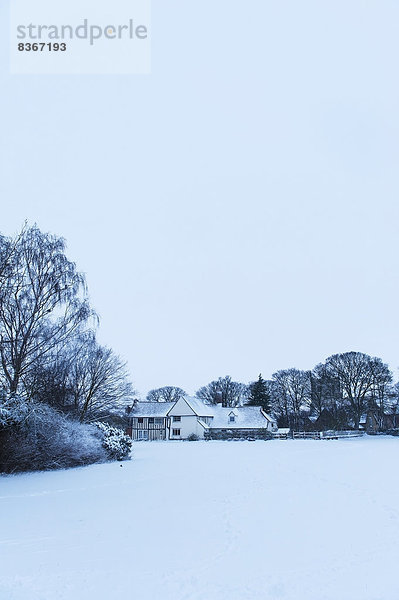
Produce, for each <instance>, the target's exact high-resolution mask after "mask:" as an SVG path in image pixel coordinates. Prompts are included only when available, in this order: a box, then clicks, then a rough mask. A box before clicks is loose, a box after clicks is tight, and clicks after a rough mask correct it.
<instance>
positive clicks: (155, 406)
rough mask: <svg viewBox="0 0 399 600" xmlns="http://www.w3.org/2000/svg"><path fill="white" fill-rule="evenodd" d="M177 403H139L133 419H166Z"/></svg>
mask: <svg viewBox="0 0 399 600" xmlns="http://www.w3.org/2000/svg"><path fill="white" fill-rule="evenodd" d="M174 405H175V402H137V404H136V405H135V406H134V408H133V411H132V413H131V414H130V416H131V417H166V415H167V413H168V412H169V410H170V409H171V408H172V406H174Z"/></svg>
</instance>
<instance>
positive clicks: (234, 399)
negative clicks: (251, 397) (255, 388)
mask: <svg viewBox="0 0 399 600" xmlns="http://www.w3.org/2000/svg"><path fill="white" fill-rule="evenodd" d="M195 395H196V396H197V398H200V399H201V400H204V401H205V402H207V403H208V404H217V403H218V402H220V401H221V403H222V405H223V406H240V405H242V404H243V403H244V402H245V401H246V399H247V397H248V386H247V385H245V384H244V383H239V382H238V381H232V379H231V377H230V375H227V376H226V377H219V379H218V380H217V381H211V382H210V383H208V385H205V386H203V387H202V388H200V389H199V390H198V391H197V392H196V394H195Z"/></svg>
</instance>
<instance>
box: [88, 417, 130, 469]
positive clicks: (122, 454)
mask: <svg viewBox="0 0 399 600" xmlns="http://www.w3.org/2000/svg"><path fill="white" fill-rule="evenodd" d="M95 425H96V427H98V429H99V430H100V431H101V433H102V436H103V437H102V445H103V448H104V449H105V451H106V452H107V454H108V457H109V458H111V459H113V460H123V459H124V458H128V457H129V455H130V452H131V449H132V440H131V438H130V437H129V436H128V435H126V434H125V433H124V432H123V431H122V429H118V428H117V427H112V425H108V424H107V423H101V422H99V421H97V422H96V423H95Z"/></svg>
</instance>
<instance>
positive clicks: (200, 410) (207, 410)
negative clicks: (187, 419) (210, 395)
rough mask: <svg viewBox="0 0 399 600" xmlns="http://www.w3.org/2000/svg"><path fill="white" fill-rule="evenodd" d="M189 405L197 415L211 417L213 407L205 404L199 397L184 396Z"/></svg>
mask: <svg viewBox="0 0 399 600" xmlns="http://www.w3.org/2000/svg"><path fill="white" fill-rule="evenodd" d="M184 400H185V401H186V402H187V404H188V405H189V407H190V408H191V409H192V410H193V411H194V412H195V414H196V415H197V417H212V416H213V411H214V407H213V406H212V407H211V406H209V405H208V404H205V403H204V402H202V400H200V399H199V398H193V397H192V396H189V397H186V398H184Z"/></svg>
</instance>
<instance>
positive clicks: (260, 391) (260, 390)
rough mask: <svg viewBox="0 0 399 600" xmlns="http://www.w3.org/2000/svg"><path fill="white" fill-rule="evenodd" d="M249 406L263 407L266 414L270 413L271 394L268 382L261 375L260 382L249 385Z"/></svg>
mask: <svg viewBox="0 0 399 600" xmlns="http://www.w3.org/2000/svg"><path fill="white" fill-rule="evenodd" d="M247 406H261V407H262V408H263V410H264V411H265V412H267V413H268V412H270V394H269V390H268V385H267V382H266V381H265V380H264V379H263V377H262V374H261V373H260V374H259V377H258V380H257V381H253V382H252V383H250V384H249V393H248V402H247Z"/></svg>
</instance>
